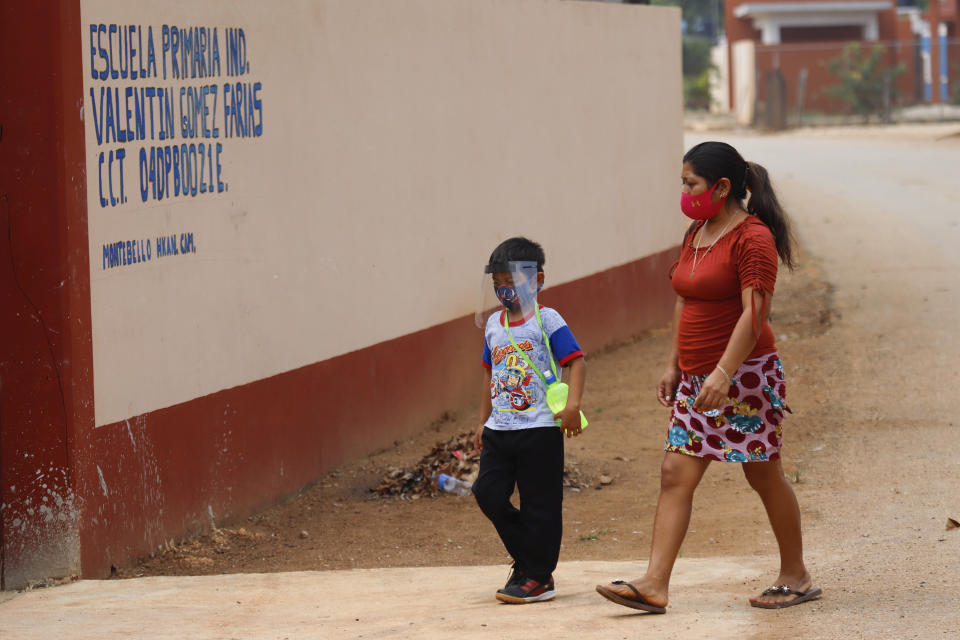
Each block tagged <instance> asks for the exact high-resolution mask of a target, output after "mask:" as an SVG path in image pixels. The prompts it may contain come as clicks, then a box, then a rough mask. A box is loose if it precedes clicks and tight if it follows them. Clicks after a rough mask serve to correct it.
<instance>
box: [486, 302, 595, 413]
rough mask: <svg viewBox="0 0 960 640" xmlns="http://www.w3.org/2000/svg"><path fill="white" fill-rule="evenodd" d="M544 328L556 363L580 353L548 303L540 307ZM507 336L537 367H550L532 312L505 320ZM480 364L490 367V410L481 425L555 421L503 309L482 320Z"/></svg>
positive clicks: (538, 378) (557, 314) (566, 328)
mask: <svg viewBox="0 0 960 640" xmlns="http://www.w3.org/2000/svg"><path fill="white" fill-rule="evenodd" d="M540 320H541V321H542V322H543V332H544V333H546V335H547V337H548V338H549V340H550V349H552V350H553V356H554V358H555V360H556V364H557V374H558V375H557V378H558V379H559V377H560V373H561V371H560V367H562V366H563V365H565V364H566V363H567V362H570V361H571V360H573V359H574V358H577V357H579V356H582V355H583V351H581V349H580V345H578V344H577V340H576V338H574V337H573V333H571V332H570V327H568V326H567V323H566V322H564V320H563V318H562V317H560V314H559V313H557V312H556V311H554V310H553V309H551V308H549V307H540ZM510 335H512V336H513V340H514V342H516V343H517V346H519V347H520V348H521V349H522V350H523V352H524V353H525V354H527V357H528V358H529V359H530V360H532V361H533V363H534V364H535V365H537V368H538V369H540V371H541V372H546V371H552V370H551V369H550V360H549V358H550V356H549V353H548V352H547V348H546V345H544V343H543V334H542V333H541V332H540V326H539V325H538V324H537V316H536V314H531V316H530V317H529V318H527V319H526V320H525V321H524V320H512V321H511V322H510ZM483 366H484V367H486V368H488V369H490V398H491V401H492V404H493V411H492V412H491V413H490V417H489V418H488V419H487V422H486V423H485V426H487V427H489V428H491V429H496V430H498V431H511V430H514V429H531V428H533V427H552V426H556V421H555V420H554V419H553V412H552V411H550V408H549V407H547V402H546V387H544V385H543V380H541V379H540V376H538V375H537V373H536V371H534V370H533V369H532V368H531V367H530V365H528V364H527V363H526V361H525V360H524V359H523V358H522V357H520V356H519V355H517V353H516V350H515V349H514V348H513V345H512V344H511V343H510V338H508V337H507V332H506V331H504V328H503V311H501V312H500V313H494V314H492V315H491V316H490V318H489V319H488V320H487V327H486V330H485V332H484V342H483Z"/></svg>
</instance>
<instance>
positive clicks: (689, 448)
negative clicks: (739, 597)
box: [597, 142, 821, 613]
mask: <svg viewBox="0 0 960 640" xmlns="http://www.w3.org/2000/svg"><path fill="white" fill-rule="evenodd" d="M681 179H682V181H683V192H682V194H681V199H680V206H681V209H682V210H683V212H684V213H685V214H687V215H688V216H689V217H691V218H693V219H694V223H693V224H692V225H691V226H690V228H689V229H688V230H687V233H686V234H685V235H684V239H683V245H682V247H681V252H680V259H679V260H678V261H677V263H676V264H675V265H674V267H673V269H672V273H671V278H672V283H673V288H674V290H675V291H676V292H677V302H676V307H675V309H674V316H673V340H672V348H671V351H670V359H669V362H668V365H667V370H666V372H665V373H664V374H663V377H662V378H661V379H660V382H659V383H658V384H657V399H658V400H659V401H660V403H661V404H663V405H664V406H672V407H673V410H672V411H671V415H670V428H669V431H668V434H667V442H666V446H665V450H666V453H665V455H664V458H663V463H662V465H661V469H660V474H661V475H660V498H659V500H658V502H657V512H656V517H655V520H654V525H653V541H652V545H651V549H650V561H649V564H648V565H647V572H646V575H644V576H643V577H642V578H638V579H636V580H632V581H630V582H624V581H622V580H617V581H615V582H612V583H610V584H608V585H606V586H603V585H598V586H597V591H598V592H599V593H600V594H601V595H602V596H604V597H605V598H607V599H608V600H611V601H613V602H616V603H617V604H622V605H624V606H627V607H632V608H635V609H641V610H644V611H649V612H652V613H665V612H666V606H667V600H668V587H669V583H670V574H671V572H672V571H673V565H674V562H675V561H676V558H677V553H678V551H679V549H680V544H681V542H682V541H683V538H684V536H685V535H686V532H687V526H688V525H689V523H690V510H691V506H692V503H693V492H694V490H695V489H696V488H697V485H698V484H699V482H700V479H701V478H702V477H703V473H704V472H705V471H706V469H707V466H708V465H709V464H710V462H711V461H712V460H721V461H726V462H738V463H742V465H743V466H742V468H743V474H744V475H745V476H746V478H747V482H748V483H749V484H750V486H751V487H753V489H754V490H756V492H757V493H759V494H760V499H761V500H762V501H763V505H764V507H765V508H766V511H767V516H768V517H769V518H770V525H771V528H772V530H773V533H774V535H775V536H776V539H777V544H778V545H779V548H780V574H779V576H777V579H776V580H775V581H774V583H773V586H771V587H770V588H769V589H766V590H764V591H763V593H761V594H760V595H758V596H756V597H753V598H751V599H750V604H751V605H753V606H755V607H763V608H777V609H778V608H782V607H789V606H793V605H796V604H800V603H802V602H807V601H809V600H813V599H814V598H817V597H819V596H820V594H821V590H820V589H818V588H815V587H814V586H813V582H812V580H811V578H810V574H809V573H808V572H807V569H806V566H805V565H804V562H803V542H802V536H801V532H800V509H799V506H798V505H797V499H796V496H795V495H794V493H793V489H792V488H791V487H790V484H789V482H787V479H786V478H785V477H784V474H783V468H782V467H781V465H780V444H781V430H780V423H781V421H782V420H783V417H784V412H785V411H787V412H788V411H790V409H789V407H787V405H786V403H785V397H786V387H785V385H784V378H783V368H782V366H781V364H780V360H779V358H778V356H777V350H776V345H775V344H774V336H773V331H772V330H771V328H770V324H769V322H768V319H767V316H768V313H769V309H770V301H771V298H772V296H773V287H774V283H775V282H776V278H777V257H778V256H779V258H780V260H781V261H782V262H783V263H784V264H785V265H786V266H787V267H789V268H793V252H792V238H791V234H790V227H789V224H788V221H787V218H786V215H785V214H784V212H783V210H782V209H781V207H780V203H779V202H778V200H777V197H776V195H775V194H774V192H773V188H772V187H771V185H770V181H769V179H768V178H767V172H766V170H765V169H763V167H761V166H759V165H757V164H754V163H748V162H746V161H745V160H744V159H743V158H742V157H741V156H740V154H739V153H738V152H737V151H736V149H734V148H733V147H731V146H730V145H728V144H725V143H722V142H704V143H701V144H698V145H697V146H695V147H693V148H692V149H690V150H689V151H688V152H687V154H686V155H685V156H684V157H683V169H682V173H681ZM747 192H750V199H749V201H748V202H747V203H746V206H745V205H744V199H745V198H746V195H747Z"/></svg>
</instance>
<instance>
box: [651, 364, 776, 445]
mask: <svg viewBox="0 0 960 640" xmlns="http://www.w3.org/2000/svg"><path fill="white" fill-rule="evenodd" d="M706 377H707V376H705V375H702V376H693V375H690V374H688V373H687V372H685V371H684V372H681V378H680V384H679V385H678V386H677V397H676V400H675V401H674V403H673V410H672V411H671V412H670V430H669V431H668V432H667V442H666V445H665V447H664V450H665V451H674V452H676V453H684V454H687V455H690V456H697V457H699V458H706V459H708V460H723V461H725V462H754V461H763V460H776V459H777V458H779V457H780V444H781V427H780V423H781V422H783V417H784V412H785V411H786V412H790V407H788V406H787V403H786V397H787V387H786V383H785V382H784V377H783V365H782V364H781V362H780V356H779V355H777V353H776V352H774V353H771V354H768V355H764V356H760V357H759V358H755V359H753V360H747V361H746V362H744V363H743V364H742V365H740V368H739V369H738V370H737V372H736V373H735V374H734V376H733V384H731V385H730V389H729V391H728V392H727V404H726V405H725V406H724V407H723V408H722V409H720V410H719V411H718V412H716V413H717V415H710V416H708V415H705V414H703V413H700V412H699V411H694V409H693V402H694V400H696V398H697V394H698V393H699V392H700V385H701V384H703V381H704V380H705V379H706ZM711 413H713V412H711ZM791 413H792V412H791Z"/></svg>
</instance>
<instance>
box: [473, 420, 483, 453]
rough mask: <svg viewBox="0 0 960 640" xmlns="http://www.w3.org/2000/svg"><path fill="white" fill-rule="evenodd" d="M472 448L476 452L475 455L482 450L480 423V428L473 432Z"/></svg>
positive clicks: (481, 425)
mask: <svg viewBox="0 0 960 640" xmlns="http://www.w3.org/2000/svg"><path fill="white" fill-rule="evenodd" d="M473 448H474V449H476V450H477V453H480V451H481V450H482V449H483V423H482V422H481V423H480V426H478V427H477V430H476V431H474V432H473Z"/></svg>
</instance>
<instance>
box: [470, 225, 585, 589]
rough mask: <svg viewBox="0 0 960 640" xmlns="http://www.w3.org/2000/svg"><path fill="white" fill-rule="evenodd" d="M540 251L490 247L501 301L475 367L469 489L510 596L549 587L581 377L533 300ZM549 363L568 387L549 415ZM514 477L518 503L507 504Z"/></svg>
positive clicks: (556, 323)
mask: <svg viewBox="0 0 960 640" xmlns="http://www.w3.org/2000/svg"><path fill="white" fill-rule="evenodd" d="M544 260H545V257H544V253H543V249H542V248H541V247H540V245H539V244H537V243H536V242H533V241H531V240H528V239H526V238H510V239H509V240H505V241H504V242H502V243H501V244H500V245H499V246H498V247H497V248H496V249H494V251H493V253H492V254H491V255H490V262H489V264H488V265H487V267H486V272H487V273H490V274H491V275H492V280H493V282H492V285H493V288H494V290H495V292H496V295H497V298H498V299H499V301H500V303H501V304H502V305H503V308H502V309H501V310H499V311H496V312H494V313H493V314H492V315H491V316H490V318H488V319H487V322H486V326H485V329H484V345H483V366H484V368H485V369H487V370H489V372H490V373H489V378H488V377H487V374H486V372H485V373H484V383H483V388H484V399H483V404H482V405H481V411H482V412H483V416H484V418H483V419H482V421H481V423H480V425H479V426H478V427H477V431H476V434H475V436H474V443H475V444H476V446H477V448H479V449H480V471H479V474H478V476H477V480H476V482H474V484H473V493H474V496H475V497H476V499H477V504H478V505H479V506H480V509H481V510H482V511H483V513H484V515H486V516H487V518H489V519H490V521H491V522H492V523H493V526H494V527H496V529H497V533H498V534H499V535H500V539H501V540H502V541H503V544H504V546H505V547H506V548H507V552H508V553H509V554H510V555H511V556H512V557H513V568H512V571H511V574H510V578H509V579H508V580H507V584H506V585H505V586H504V587H503V588H502V589H499V590H498V591H497V594H496V598H497V600H500V601H502V602H507V603H511V604H523V603H527V602H538V601H544V600H552V599H553V598H554V597H555V596H556V591H555V589H554V582H553V575H552V574H553V570H554V569H555V568H556V566H557V559H558V558H559V556H560V540H561V533H562V524H563V523H562V512H561V504H562V502H563V435H564V433H565V434H566V435H567V437H571V436H576V435H579V433H580V399H581V396H582V394H583V384H584V380H585V378H586V363H585V361H584V358H583V352H582V351H581V350H580V347H579V345H578V344H577V341H576V339H575V338H574V337H573V334H572V333H571V332H570V329H569V328H568V327H567V325H566V323H565V322H564V321H563V318H561V317H560V314H559V313H557V312H556V311H554V310H553V309H550V308H548V307H539V306H538V305H537V302H536V294H537V291H539V289H540V287H542V286H543V278H544V276H543V263H544ZM486 286H489V284H488V285H486ZM505 323H506V324H507V325H508V327H509V329H507V328H506V327H505V326H504V325H505ZM518 348H519V350H520V353H518ZM524 356H525V357H524ZM551 356H552V360H553V362H551ZM556 365H560V366H561V367H566V368H568V369H569V373H570V382H569V385H570V390H569V394H568V396H567V404H566V408H565V409H563V410H561V411H560V412H558V413H557V414H554V413H553V412H552V411H550V409H549V408H548V407H547V404H546V401H545V389H546V387H545V384H544V381H543V379H542V376H547V378H548V380H549V376H550V375H552V374H553V372H554V371H556ZM556 377H557V378H558V379H559V375H557V376H556ZM558 421H559V425H560V426H559V428H558V426H557V425H558ZM514 485H516V488H517V491H518V493H519V496H520V508H519V509H517V508H516V507H514V506H513V505H512V504H511V503H510V496H511V494H512V493H513V490H514Z"/></svg>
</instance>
